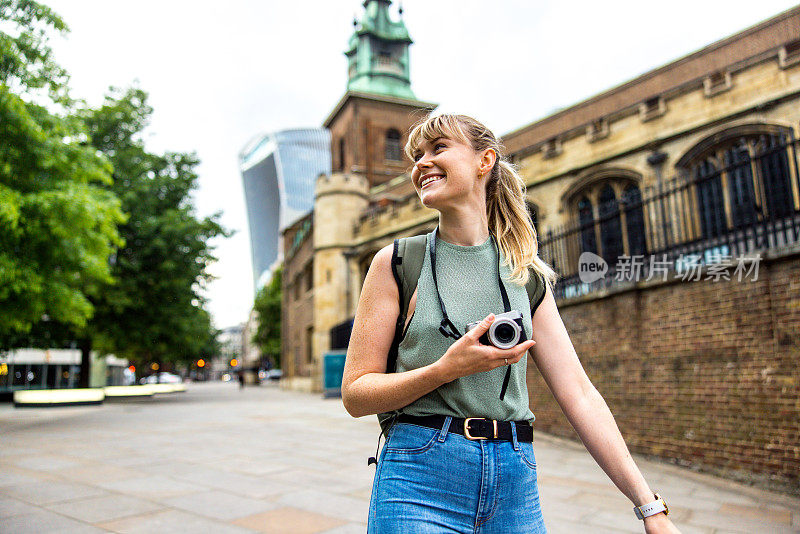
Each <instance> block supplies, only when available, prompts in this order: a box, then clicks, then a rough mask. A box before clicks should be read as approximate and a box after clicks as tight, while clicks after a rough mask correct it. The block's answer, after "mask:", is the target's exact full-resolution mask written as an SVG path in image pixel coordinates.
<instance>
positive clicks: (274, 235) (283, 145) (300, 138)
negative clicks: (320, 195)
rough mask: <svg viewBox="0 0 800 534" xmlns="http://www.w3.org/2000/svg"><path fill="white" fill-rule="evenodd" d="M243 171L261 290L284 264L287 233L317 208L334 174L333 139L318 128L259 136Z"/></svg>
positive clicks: (243, 157) (247, 151) (245, 154)
mask: <svg viewBox="0 0 800 534" xmlns="http://www.w3.org/2000/svg"><path fill="white" fill-rule="evenodd" d="M239 168H240V170H241V173H242V181H243V182H244V196H245V202H246V204H247V220H248V226H249V228H250V249H251V252H252V259H253V280H254V283H255V288H256V290H257V289H258V288H259V287H261V285H262V284H263V283H265V282H266V278H267V276H268V275H269V272H270V271H269V269H270V267H272V264H273V263H275V260H277V259H278V255H279V251H280V248H279V245H278V241H279V239H280V235H281V230H282V229H284V228H286V227H287V226H289V225H290V224H292V223H293V222H295V221H296V220H297V219H299V218H300V217H302V216H303V215H305V214H307V213H308V212H310V211H311V210H312V209H313V208H314V185H315V183H316V180H317V177H318V176H319V175H320V174H330V172H331V149H330V133H329V132H328V130H325V129H321V128H319V129H317V128H314V129H295V130H281V131H278V132H273V133H268V134H264V135H259V136H258V137H256V138H255V139H253V140H252V141H250V142H249V143H248V144H247V145H246V146H245V148H244V149H243V150H242V152H241V154H240V155H239Z"/></svg>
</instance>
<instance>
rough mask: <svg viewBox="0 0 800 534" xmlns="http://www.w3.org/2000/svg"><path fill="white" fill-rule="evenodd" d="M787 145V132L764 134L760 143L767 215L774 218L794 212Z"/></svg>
mask: <svg viewBox="0 0 800 534" xmlns="http://www.w3.org/2000/svg"><path fill="white" fill-rule="evenodd" d="M787 146H788V139H787V138H786V135H785V134H784V135H763V136H761V139H760V140H759V143H758V148H759V149H760V150H759V152H760V154H759V156H760V165H759V166H760V171H761V180H762V183H763V184H764V196H765V198H766V201H767V217H769V218H772V219H775V218H778V217H785V216H787V215H789V214H790V213H791V212H792V187H791V185H790V183H789V158H788V156H787Z"/></svg>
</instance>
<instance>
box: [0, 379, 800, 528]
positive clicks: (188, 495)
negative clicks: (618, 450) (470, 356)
mask: <svg viewBox="0 0 800 534" xmlns="http://www.w3.org/2000/svg"><path fill="white" fill-rule="evenodd" d="M534 411H535V410H534ZM0 428H2V438H0V444H1V446H0V532H2V533H22V532H25V533H28V532H35V533H37V534H38V533H46V532H62V533H90V532H108V531H111V532H120V533H155V532H158V533H167V532H186V533H194V532H203V533H205V532H212V533H220V534H223V533H229V532H230V533H245V532H268V533H292V534H303V533H309V534H310V533H326V534H349V533H353V534H354V533H363V532H364V531H365V524H366V520H367V512H368V504H369V496H370V489H371V484H372V477H373V473H374V472H375V467H374V466H369V467H368V466H367V457H368V456H371V455H373V454H374V453H375V448H376V445H377V438H378V425H377V420H376V418H375V417H364V418H360V419H353V418H352V417H350V416H349V415H348V414H347V412H346V411H345V410H344V408H343V407H342V404H341V400H340V399H323V398H322V397H321V395H317V394H307V393H298V392H292V391H285V390H282V389H280V388H279V387H278V386H277V385H276V384H274V383H271V384H264V385H262V386H259V387H255V386H252V387H247V388H245V389H244V390H242V391H240V390H239V385H238V383H235V382H229V383H194V384H189V385H188V391H187V392H186V393H177V394H171V395H166V396H157V397H155V398H152V399H147V400H136V401H115V402H106V403H105V404H103V405H100V406H75V407H63V408H49V409H47V408H35V409H19V408H14V407H13V406H11V405H10V404H3V405H0ZM381 443H383V442H381ZM535 447H536V458H537V462H538V469H539V484H540V491H541V500H542V509H543V512H544V516H545V520H546V521H547V524H548V529H549V531H550V532H552V533H555V534H558V533H573V532H579V533H592V534H604V533H619V532H640V533H641V532H644V529H643V527H642V525H641V522H640V521H638V520H637V519H635V517H634V514H633V512H632V505H631V503H630V502H629V501H628V500H627V499H626V498H625V497H624V496H623V495H622V494H621V493H620V492H619V491H618V490H617V489H616V488H615V487H614V486H613V484H612V483H611V481H610V480H609V479H608V477H607V476H606V475H605V474H604V473H603V472H602V471H601V470H600V469H599V467H597V465H596V464H595V463H594V461H593V459H592V458H591V457H590V456H589V454H588V453H587V452H586V450H585V449H584V448H583V447H582V446H581V445H580V444H576V443H573V442H569V441H566V440H563V439H560V438H555V437H551V436H547V435H544V434H543V433H541V432H538V433H536V434H535ZM636 460H637V463H638V465H639V466H640V468H641V469H642V471H643V473H644V475H645V477H646V479H647V480H648V482H649V484H650V485H651V487H652V488H653V489H654V490H656V491H659V492H660V493H661V494H662V495H663V496H664V497H665V499H666V500H667V502H668V504H669V506H670V509H671V514H670V515H671V517H672V518H673V520H674V522H675V523H676V525H677V526H678V527H679V528H680V529H681V532H683V533H684V534H693V533H704V534H711V533H748V534H752V533H761V532H763V533H783V532H800V501H798V500H796V499H791V498H789V497H785V496H782V495H778V494H772V493H768V492H764V491H760V490H755V489H752V488H748V487H745V486H741V485H738V484H734V483H731V482H727V481H724V480H721V479H719V478H715V477H710V476H707V475H700V474H697V473H694V472H690V471H688V470H684V469H681V468H678V467H676V466H672V465H666V464H663V463H656V462H652V461H647V460H644V459H640V458H639V457H636Z"/></svg>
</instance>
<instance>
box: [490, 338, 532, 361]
mask: <svg viewBox="0 0 800 534" xmlns="http://www.w3.org/2000/svg"><path fill="white" fill-rule="evenodd" d="M535 344H536V342H535V341H534V340H532V339H529V340H527V341H523V342H522V343H520V344H519V345H515V346H513V347H511V348H510V349H497V357H498V358H500V359H501V360H502V359H503V358H508V359H509V360H510V359H511V358H514V357H516V356H517V355H518V354H519V355H521V354H525V353H526V352H527V351H528V350H530V348H531V347H533V346H534V345H535Z"/></svg>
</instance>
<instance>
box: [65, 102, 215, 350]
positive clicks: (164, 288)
mask: <svg viewBox="0 0 800 534" xmlns="http://www.w3.org/2000/svg"><path fill="white" fill-rule="evenodd" d="M147 96H148V95H147V93H146V92H144V91H143V90H141V89H139V88H135V87H134V88H129V89H126V90H120V89H113V88H112V90H111V92H110V93H109V94H108V95H107V97H106V100H105V103H104V104H103V105H102V106H101V107H99V108H98V109H85V110H83V111H82V112H81V117H82V119H83V121H84V122H85V124H86V125H87V128H88V132H89V137H90V142H91V143H92V145H94V146H95V147H97V148H98V149H99V150H100V151H102V152H103V153H104V154H105V155H106V156H107V157H108V159H109V160H110V161H111V163H112V165H113V168H114V179H113V183H112V184H111V186H110V188H111V189H112V190H113V192H114V193H115V194H116V195H117V196H118V197H119V198H120V199H121V200H122V208H123V210H124V211H125V212H126V214H128V216H129V218H128V220H127V222H125V223H124V224H122V225H121V226H120V234H121V235H122V237H123V238H124V239H125V245H124V246H123V247H121V248H120V249H119V250H118V251H117V254H116V257H115V263H114V265H113V271H112V272H113V275H114V278H115V279H116V283H114V284H113V285H111V286H109V287H108V288H107V289H106V290H105V291H104V293H103V295H102V297H101V298H98V299H97V300H96V302H95V305H96V309H97V311H96V314H95V317H94V319H93V321H92V327H93V328H92V330H93V335H94V340H95V342H96V343H97V344H98V346H100V347H102V348H104V349H106V350H113V351H114V352H115V353H116V354H118V355H124V356H129V357H132V358H136V359H141V358H144V359H149V360H156V361H189V360H192V359H194V358H197V357H200V356H206V357H207V356H208V355H209V354H207V351H208V350H211V349H210V347H213V343H214V342H213V339H212V338H213V337H214V336H215V334H216V332H215V331H214V330H213V328H212V326H211V319H210V317H209V315H208V312H207V311H206V310H205V308H204V304H205V300H204V298H203V296H202V290H203V289H204V287H205V286H206V284H207V283H208V282H209V281H210V280H211V278H212V277H211V275H210V274H209V273H208V270H207V269H208V266H209V265H210V264H211V263H212V262H213V261H214V260H215V259H216V258H214V256H213V254H212V247H211V244H210V242H211V240H212V239H214V238H215V237H217V236H225V235H228V232H227V231H226V230H225V229H224V228H223V227H222V226H221V225H220V223H219V222H218V219H219V214H218V213H217V214H214V215H212V216H210V217H205V218H199V217H197V215H196V214H195V213H194V208H193V206H192V201H191V194H192V192H193V191H194V190H195V189H196V188H197V181H198V175H197V173H196V170H195V169H196V167H197V165H198V164H199V160H198V159H197V157H196V156H195V155H194V154H183V153H175V152H168V153H166V154H163V155H162V154H153V153H150V152H148V151H147V150H146V149H145V147H144V144H143V142H142V140H141V133H142V131H143V130H144V129H145V128H146V126H147V123H148V120H149V117H150V115H151V113H152V108H151V107H150V106H149V105H148V104H147Z"/></svg>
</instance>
